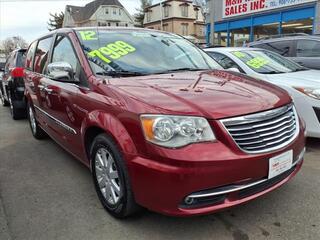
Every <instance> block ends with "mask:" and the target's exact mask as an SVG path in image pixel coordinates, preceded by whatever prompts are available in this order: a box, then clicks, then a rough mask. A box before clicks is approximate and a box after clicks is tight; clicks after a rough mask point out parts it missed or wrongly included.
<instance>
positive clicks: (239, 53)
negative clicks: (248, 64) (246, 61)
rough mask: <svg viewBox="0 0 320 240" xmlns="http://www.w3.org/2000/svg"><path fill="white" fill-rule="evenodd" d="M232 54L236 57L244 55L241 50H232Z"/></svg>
mask: <svg viewBox="0 0 320 240" xmlns="http://www.w3.org/2000/svg"><path fill="white" fill-rule="evenodd" d="M233 55H235V56H236V57H238V58H244V57H245V56H246V55H245V54H244V53H243V52H239V51H237V52H233Z"/></svg>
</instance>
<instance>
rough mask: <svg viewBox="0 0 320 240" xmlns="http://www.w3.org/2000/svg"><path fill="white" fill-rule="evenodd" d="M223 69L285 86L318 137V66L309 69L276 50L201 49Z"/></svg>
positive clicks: (301, 114) (310, 128) (319, 73)
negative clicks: (314, 68) (277, 52)
mask: <svg viewBox="0 0 320 240" xmlns="http://www.w3.org/2000/svg"><path fill="white" fill-rule="evenodd" d="M204 50H205V51H206V52H207V53H208V54H209V55H210V56H211V57H212V58H213V59H215V60H216V61H217V62H218V63H219V64H220V65H221V66H222V67H223V68H224V69H229V70H230V71H237V72H241V73H245V74H247V75H249V76H251V77H254V78H257V79H260V80H265V81H268V82H270V83H273V84H275V85H277V86H280V87H282V88H284V89H285V90H287V91H288V92H289V94H290V95H291V97H292V99H293V101H294V103H295V105H296V108H297V111H298V112H299V114H300V116H301V117H302V118H303V119H304V121H305V122H306V125H307V136H308V137H316V138H320V70H310V69H307V68H305V67H302V66H300V65H298V64H297V63H295V62H293V61H291V60H288V59H286V58H284V57H282V56H280V55H279V54H276V53H274V52H270V51H268V50H263V49H258V48H207V49H204Z"/></svg>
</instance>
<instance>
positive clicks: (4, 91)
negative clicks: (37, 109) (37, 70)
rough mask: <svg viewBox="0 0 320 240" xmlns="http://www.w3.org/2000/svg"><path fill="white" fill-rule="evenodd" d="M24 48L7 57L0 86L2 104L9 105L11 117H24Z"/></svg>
mask: <svg viewBox="0 0 320 240" xmlns="http://www.w3.org/2000/svg"><path fill="white" fill-rule="evenodd" d="M25 53H26V49H17V50H14V51H12V52H11V53H10V55H9V56H8V58H7V61H6V64H5V67H4V72H3V75H2V80H1V86H0V99H1V103H2V105H3V106H10V110H11V115H12V118H13V119H21V118H25V117H26V104H25V99H24V81H23V74H24V72H23V71H24V68H23V66H24V60H25Z"/></svg>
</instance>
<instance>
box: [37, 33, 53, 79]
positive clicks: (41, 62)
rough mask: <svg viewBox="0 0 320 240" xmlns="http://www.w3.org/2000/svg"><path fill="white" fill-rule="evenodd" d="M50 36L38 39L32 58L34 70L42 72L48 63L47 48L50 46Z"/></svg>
mask: <svg viewBox="0 0 320 240" xmlns="http://www.w3.org/2000/svg"><path fill="white" fill-rule="evenodd" d="M51 42H52V37H49V38H45V39H42V40H40V41H39V43H38V47H37V50H36V55H35V58H34V71H35V72H37V73H44V70H45V68H46V66H47V63H48V57H49V50H50V47H51Z"/></svg>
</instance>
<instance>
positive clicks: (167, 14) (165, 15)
mask: <svg viewBox="0 0 320 240" xmlns="http://www.w3.org/2000/svg"><path fill="white" fill-rule="evenodd" d="M163 12H164V17H169V6H168V5H166V6H164V7H163Z"/></svg>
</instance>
